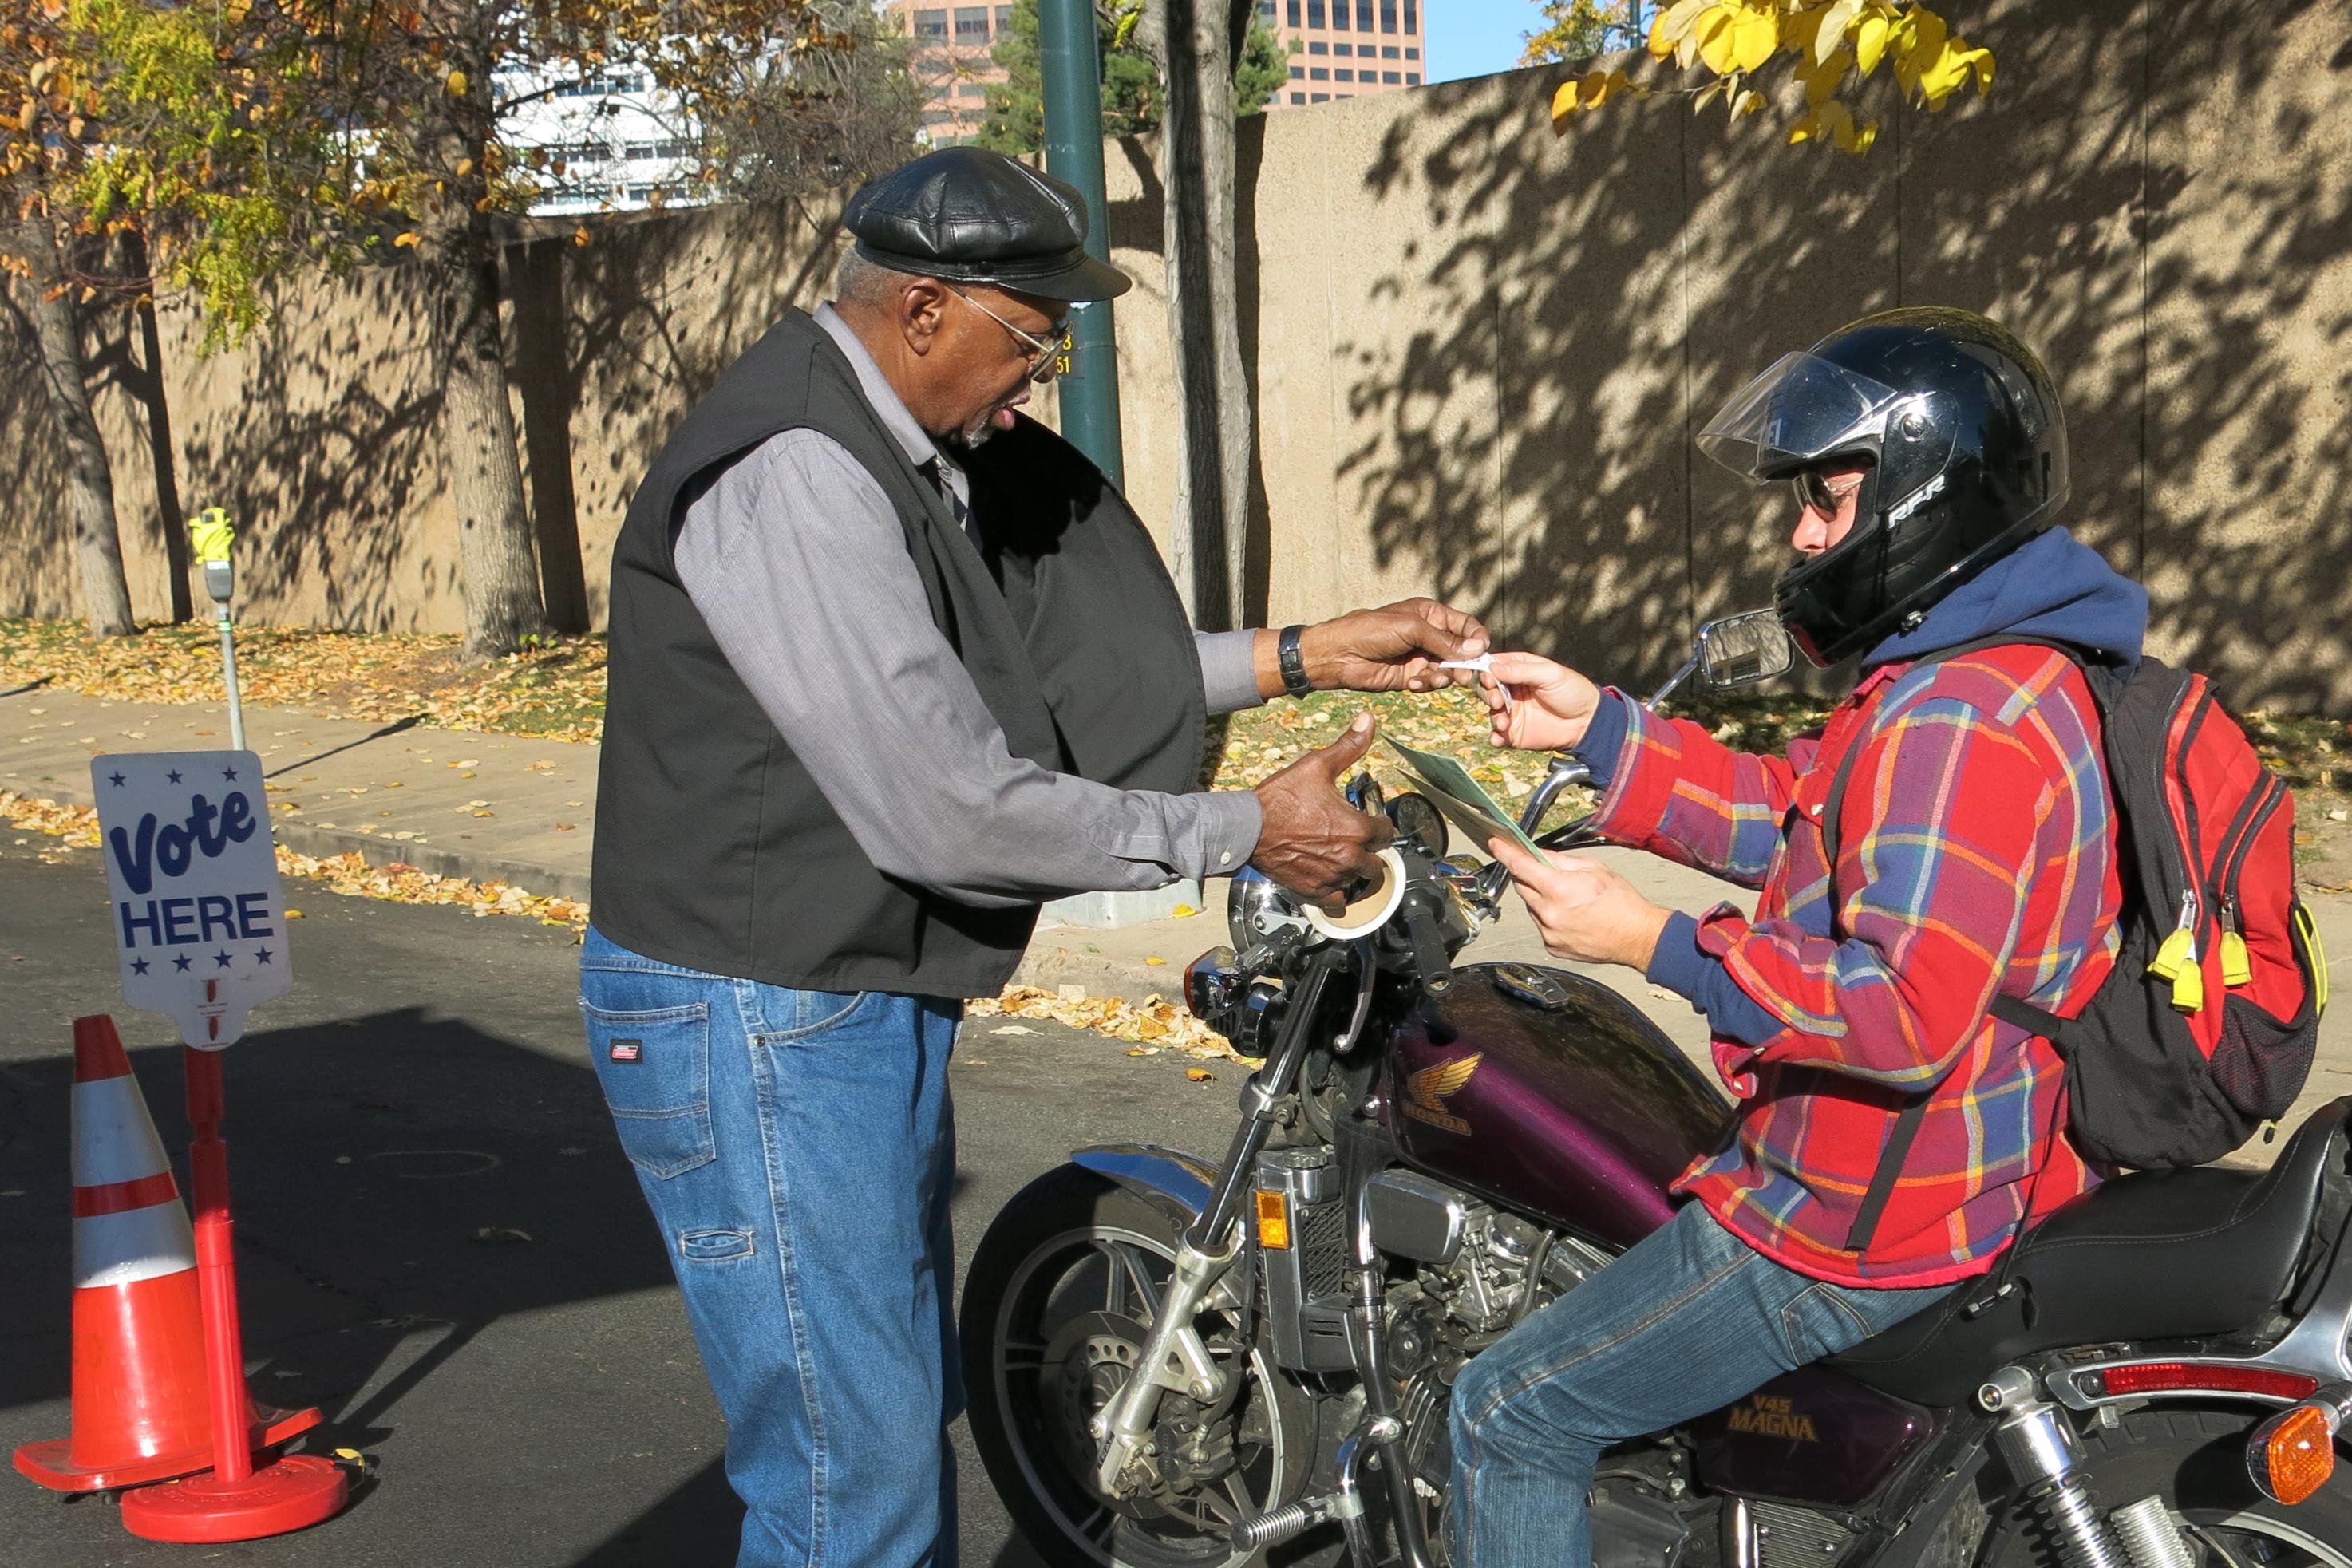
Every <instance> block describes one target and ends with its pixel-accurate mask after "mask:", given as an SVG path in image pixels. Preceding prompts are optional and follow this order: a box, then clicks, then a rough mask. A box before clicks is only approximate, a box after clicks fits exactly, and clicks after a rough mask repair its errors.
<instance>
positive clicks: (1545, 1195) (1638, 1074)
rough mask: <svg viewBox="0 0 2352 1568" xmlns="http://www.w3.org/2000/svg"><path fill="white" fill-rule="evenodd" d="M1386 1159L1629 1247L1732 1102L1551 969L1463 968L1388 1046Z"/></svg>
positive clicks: (1628, 1006)
mask: <svg viewBox="0 0 2352 1568" xmlns="http://www.w3.org/2000/svg"><path fill="white" fill-rule="evenodd" d="M1382 1071H1383V1078H1384V1082H1383V1085H1382V1087H1383V1089H1384V1093H1383V1094H1382V1096H1381V1098H1382V1101H1383V1115H1384V1116H1385V1117H1386V1119H1387V1122H1388V1126H1389V1131H1390V1134H1391V1136H1392V1137H1393V1138H1394V1139H1395V1141H1396V1145H1397V1149H1398V1152H1399V1153H1400V1154H1401V1155H1402V1156H1403V1157H1404V1160H1405V1162H1406V1163H1407V1164H1408V1165H1413V1166H1420V1167H1421V1168H1422V1169H1423V1170H1425V1171H1427V1172H1428V1173H1429V1174H1430V1175H1432V1176H1439V1177H1442V1178H1444V1180H1446V1181H1450V1182H1452V1183H1454V1185H1455V1186H1462V1187H1467V1188H1468V1189H1470V1190H1471V1191H1473V1192H1475V1193H1477V1194H1478V1195H1479V1196H1481V1197H1488V1198H1493V1199H1495V1200H1496V1201H1498V1202H1501V1203H1505V1204H1508V1205H1510V1206H1511V1207H1514V1208H1518V1209H1522V1210H1525V1211H1527V1212H1528V1213H1529V1214H1532V1215H1537V1216H1540V1217H1541V1218H1546V1219H1549V1220H1550V1221H1551V1222H1552V1223H1554V1224H1556V1225H1559V1226H1561V1227H1564V1228H1568V1229H1570V1230H1573V1231H1576V1232H1578V1233H1580V1234H1581V1235H1584V1236H1586V1237H1589V1238H1591V1239H1592V1240H1595V1241H1598V1242H1601V1243H1603V1244H1605V1245H1609V1246H1612V1247H1616V1248H1619V1249H1622V1248H1626V1247H1631V1246H1632V1245H1633V1243H1634V1242H1636V1241H1639V1240H1640V1239H1642V1238H1643V1237H1644V1236H1647V1235H1648V1234H1649V1233H1650V1232H1651V1231H1653V1230H1655V1229H1656V1228H1658V1227H1659V1226H1661V1225H1664V1223H1665V1222H1666V1219H1667V1218H1668V1216H1670V1215H1672V1214H1673V1213H1674V1206H1673V1204H1672V1203H1671V1202H1669V1201H1668V1199H1667V1196H1666V1189H1667V1187H1668V1186H1670V1185H1672V1183H1673V1182H1674V1179H1675V1177H1676V1176H1680V1175H1681V1174H1682V1173H1683V1169H1684V1167H1685V1166H1688V1165H1689V1164H1690V1163H1691V1161H1693V1160H1695V1159H1696V1158H1697V1157H1698V1156H1699V1155H1702V1154H1705V1153H1706V1152H1707V1151H1709V1150H1710V1149H1713V1148H1715V1147H1716V1146H1717V1142H1718V1140H1719V1139H1720V1138H1721V1137H1722V1136H1723V1135H1724V1134H1725V1133H1726V1132H1727V1129H1728V1126H1729V1123H1730V1119H1731V1106H1730V1103H1728V1102H1727V1100H1726V1099H1725V1098H1724V1097H1723V1095H1722V1094H1721V1093H1719V1092H1717V1090H1716V1089H1715V1087H1714V1086H1713V1085H1712V1084H1710V1083H1708V1082H1707V1081H1706V1079H1705V1078H1704V1077H1702V1076H1701V1075H1700V1074H1699V1072H1698V1070H1697V1069H1696V1068H1695V1067H1693V1066H1692V1065H1691V1064H1690V1062H1689V1061H1687V1060H1685V1057H1684V1056H1683V1054H1682V1052H1681V1051H1677V1050H1675V1046H1674V1042H1673V1041H1671V1040H1668V1039H1667V1038H1666V1037H1665V1036H1664V1034H1662V1033H1660V1032H1659V1030H1658V1028H1657V1026H1656V1025H1655V1024H1653V1023H1652V1022H1650V1020H1649V1019H1645V1018H1643V1016H1642V1015H1641V1014H1640V1013H1639V1012H1638V1011H1636V1010H1635V1009H1634V1008H1633V1004H1632V1003H1630V1002H1628V1001H1627V1000H1626V999H1625V998H1622V997H1621V996H1619V995H1618V994H1617V993H1616V992H1614V991H1612V990H1611V989H1610V988H1608V987H1606V986H1603V985H1601V984H1598V983H1597V982H1595V981H1592V980H1588V979H1585V978H1584V977H1581V976H1579V975H1571V974H1569V973H1568V972H1566V971H1565V970H1561V969H1552V968H1545V967H1538V966H1536V965H1532V964H1472V965H1468V966H1466V967H1463V968H1459V969H1456V970H1455V971H1454V984H1453V986H1452V987H1451V988H1449V989H1448V990H1447V991H1446V993H1445V998H1444V1001H1442V1002H1425V1003H1423V1005H1422V1006H1421V1007H1420V1008H1419V1009H1416V1010H1415V1011H1414V1012H1412V1014H1411V1015H1410V1016H1408V1017H1407V1018H1406V1019H1404V1020H1403V1022H1402V1023H1401V1024H1399V1025H1398V1026H1397V1028H1396V1030H1395V1031H1394V1032H1393V1033H1392V1034H1391V1036H1390V1038H1389V1046H1388V1053H1387V1057H1386V1061H1385V1065H1384V1067H1383V1070H1382Z"/></svg>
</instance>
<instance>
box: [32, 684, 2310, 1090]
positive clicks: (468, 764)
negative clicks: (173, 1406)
mask: <svg viewBox="0 0 2352 1568" xmlns="http://www.w3.org/2000/svg"><path fill="white" fill-rule="evenodd" d="M246 739H247V744H249V745H250V746H251V747H253V749H254V750H255V751H257V753H259V754H260V757H261V759H262V765H263V770H264V773H265V777H266V779H267V782H268V791H269V804H270V821H271V824H272V826H273V827H274V828H275V830H276V831H277V834H278V842H279V843H281V844H283V845H285V846H286V847H288V848H289V849H292V850H296V851H298V852H301V853H304V854H312V855H329V854H341V853H343V852H346V851H356V852H359V853H360V854H361V855H362V856H363V857H364V858H365V859H366V860H367V862H368V863H370V864H371V865H381V864H384V863H386V862H394V861H404V862H407V863H408V864H410V865H414V866H416V867H418V868H419V869H420V870H424V871H429V872H437V873H442V874H444V875H450V876H462V877H467V878H470V879H472V880H474V881H478V882H487V881H501V882H509V883H514V884H515V885H517V886H520V887H522V888H524V889H527V890H528V891H530V892H532V893H541V894H562V895H563V896H565V897H568V898H578V899H585V898H586V897H587V896H588V848H589V837H590V833H591V831H592V828H593V822H594V820H595V805H596V759H597V748H596V747H594V746H593V745H589V744H584V743H580V742H573V741H561V740H530V739H523V738H520V737H512V736H494V735H478V734H472V733H467V732H464V731H457V730H446V729H435V728H431V727H426V726H424V725H420V724H415V723H414V722H403V723H399V724H392V725H372V724H360V723H353V722H352V721H349V720H343V719H323V718H314V717H311V716H308V715H304V714H299V713H294V712H291V711H289V710H286V709H282V708H256V707H248V708H247V710H246ZM227 745H228V718H227V715H226V713H225V712H224V711H222V710H220V709H216V708H205V707H184V706H173V705H171V704H140V703H121V702H110V701H104V700H101V699H99V698H96V697H87V696H83V695H79V694H78V693H73V692H63V691H58V690H54V689H51V688H47V687H35V688H29V689H23V688H20V689H16V690H5V689H0V789H14V790H16V791H17V792H18V793H20V794H26V795H37V796H43V797H47V799H50V800H63V801H67V802H69V803H72V804H75V805H83V806H87V805H89V804H91V803H92V802H91V796H90V788H89V758H91V756H92V755H94V754H96V753H99V752H106V751H169V750H201V749H206V748H216V747H226V746H227ZM1600 854H1601V858H1602V859H1605V860H1610V861H1612V862H1614V863H1615V864H1616V865H1617V867H1618V869H1619V870H1620V871H1621V872H1622V873H1624V874H1625V876H1626V877H1627V878H1628V880H1630V881H1632V882H1633V884H1634V885H1635V886H1636V887H1639V888H1641V889H1642V890H1643V893H1645V894H1648V895H1649V896H1650V897H1651V898H1653V899H1655V900H1657V901H1658V902H1659V903H1661V904H1665V905H1667V906H1668V907H1670V908H1675V909H1686V910H1690V911H1692V912H1694V913H1696V912H1697V911H1700V910H1704V909H1706V908H1707V907H1709V906H1711V905H1713V904H1717V903H1719V902H1721V901H1723V900H1726V899H1729V900H1732V901H1734V902H1738V903H1741V904H1745V903H1746V902H1747V900H1748V895H1747V894H1744V893H1742V892H1741V891H1740V890H1739V889H1738V888H1735V887H1732V886H1730V885H1729V884H1727V883H1721V882H1718V881H1717V880H1715V879H1714V878H1712V877H1709V876H1706V875H1704V874H1703V873H1698V872H1694V871H1690V870H1687V869H1685V868H1684V867H1681V866H1676V865H1672V864H1669V863H1668V862H1664V861H1661V860H1658V859H1656V858H1654V857H1653V856H1650V855H1644V854H1638V853H1633V852H1622V851H1601V852H1600ZM1225 887H1226V884H1225V883H1223V882H1213V883H1210V884H1209V885H1208V888H1207V890H1206V897H1205V899H1204V901H1203V902H1204V908H1203V909H1202V912H1201V913H1199V914H1196V915H1190V916H1184V917H1178V918H1171V919H1166V920H1155V921H1151V922H1149V923H1147V924H1145V925H1132V926H1127V927H1124V928H1122V929H1118V930H1112V931H1105V930H1097V929H1092V928H1088V927H1082V926H1074V925H1048V926H1045V927H1042V928H1041V929H1040V930H1039V931H1038V933H1037V935H1036V937H1035V938H1034V940H1033V941H1032V942H1031V943H1030V946H1029V951H1028V953H1027V955H1026V956H1024V959H1023V961H1022V965H1021V969H1020V972H1019V973H1018V974H1017V975H1015V977H1014V979H1015V981H1016V983H1019V984H1023V985H1033V986H1038V987H1042V988H1045V989H1047V990H1052V989H1054V988H1057V987H1061V986H1078V987H1082V988H1085V989H1086V991H1087V993H1088V994H1089V995H1090V996H1096V997H1123V998H1127V999H1128V1000H1129V1001H1140V1000H1142V999H1143V998H1145V997H1147V996H1151V995H1159V996H1161V997H1166V998H1171V999H1178V998H1180V997H1181V991H1182V988H1183V976H1184V966H1185V965H1187V964H1189V963H1191V962H1192V959H1193V958H1194V957H1196V956H1198V955H1199V954H1201V953H1202V951H1204V950H1205V949H1207V948H1210V947H1213V946H1217V945H1218V944H1219V943H1221V942H1223V941H1224V940H1226V936H1225V921H1224V904H1225ZM2309 898H2310V903H2311V907H2312V911H2313V914H2314V915H2315V916H2316V917H2317V919H2318V922H2319V926H2320V934H2321V937H2322V940H2323V941H2324V942H2325V943H2326V947H2327V951H2328V953H2329V954H2330V955H2331V956H2332V957H2333V962H2332V963H2331V964H2330V965H2329V968H2330V970H2331V973H2332V975H2333V977H2334V979H2335V980H2336V988H2337V989H2338V990H2339V991H2344V990H2346V988H2347V984H2352V897H2347V896H2343V895H2337V894H2316V893H2315V894H2309ZM1511 958H1517V959H1528V960H1535V961H1538V962H1544V963H1551V962H1555V961H1556V960H1553V959H1551V958H1550V957H1549V956H1547V955H1546V954H1545V953H1544V951H1543V945H1542V943H1541V942H1540V941H1538V939H1537V936H1536V933H1535V929H1534V926H1533V925H1532V924H1531V923H1530V922H1529V921H1528V916H1527V913H1526V911H1525V910H1524V909H1522V908H1520V907H1519V906H1518V904H1517V902H1516V901H1515V900H1514V901H1507V909H1506V913H1505V915H1504V916H1503V918H1502V919H1501V920H1499V921H1498V922H1496V925H1495V926H1494V927H1493V928H1491V929H1489V930H1488V931H1486V932H1484V933H1482V934H1481V935H1480V936H1479V938H1478V940H1477V941H1476V942H1475V943H1474V944H1473V945H1472V946H1471V947H1470V949H1469V950H1468V951H1467V953H1466V954H1465V961H1466V962H1476V961H1484V960H1498V959H1511ZM1568 967H1570V968H1575V967H1577V966H1574V965H1570V966H1568ZM1591 973H1594V974H1595V975H1597V976H1599V977H1601V978H1602V979H1604V980H1605V981H1606V982H1607V983H1608V984H1610V985H1612V986H1613V987H1615V988H1617V989H1618V990H1619V991H1621V992H1622V993H1623V994H1624V995H1625V996H1626V997H1627V998H1630V999H1632V1000H1633V1002H1634V1003H1635V1004H1636V1005H1637V1006H1639V1007H1640V1008H1641V1009H1643V1012H1645V1013H1646V1014H1648V1015H1649V1016H1650V1018H1651V1019H1653V1020H1654V1021H1655V1022H1656V1023H1657V1024H1658V1026H1659V1027H1660V1028H1661V1029H1663V1030H1664V1031H1665V1032H1666V1034H1667V1035H1668V1037H1669V1038H1671V1039H1672V1040H1674V1041H1675V1044H1676V1045H1678V1046H1680V1047H1681V1048H1682V1049H1683V1050H1684V1051H1685V1052H1686V1053H1688V1054H1689V1055H1690V1056H1691V1057H1692V1059H1693V1060H1694V1061H1698V1062H1700V1063H1701V1064H1702V1065H1704V1064H1705V1062H1706V1030H1704V1029H1703V1028H1701V1027H1700V1023H1699V1020H1698V1018H1697V1016H1696V1014H1694V1013H1693V1012H1692V1011H1691V1009H1690V1008H1689V1006H1688V1005H1687V1004H1685V1002H1683V1001H1682V1000H1681V998H1677V997H1675V996H1673V995H1671V994H1670V993H1667V992H1665V991H1663V990H1660V989H1658V988H1655V987H1653V986H1650V985H1648V984H1646V983H1645V982H1643V980H1642V979H1641V978H1640V977H1638V976H1633V975H1629V974H1627V973H1626V972H1625V971H1623V970H1607V971H1601V970H1594V971H1591ZM2343 1093H2352V1008H2339V1009H2335V1010H2334V1011H2333V1012H2332V1013H2331V1014H2330V1016H2329V1018H2328V1019H2327V1020H2326V1023H2325V1024H2324V1025H2323V1026H2322V1029H2321V1034H2320V1051H2319V1061H2318V1064H2317V1066H2316V1067H2315V1069H2314V1071H2313V1073H2312V1078H2311V1083H2310V1086H2309V1088H2308V1089H2307V1090H2306V1091H2305V1096H2304V1104H2303V1105H2301V1106H2300V1107H2298V1111H2297V1114H2298V1115H2299V1114H2301V1113H2302V1111H2304V1110H2307V1109H2309V1108H2310V1107H2311V1106H2313V1105H2316V1104H2318V1103H2323V1102H2324V1101H2326V1100H2330V1099H2333V1098H2335V1097H2336V1095H2338V1094H2343Z"/></svg>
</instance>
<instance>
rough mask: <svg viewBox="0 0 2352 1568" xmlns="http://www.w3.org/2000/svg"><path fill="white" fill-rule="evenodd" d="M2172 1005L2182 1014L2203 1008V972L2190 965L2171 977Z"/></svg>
mask: <svg viewBox="0 0 2352 1568" xmlns="http://www.w3.org/2000/svg"><path fill="white" fill-rule="evenodd" d="M2172 1005H2173V1006H2174V1007H2175V1008H2177V1009H2179V1010H2180V1011H2182V1012H2184V1013H2193V1012H2201V1011H2203V1010H2204V1008H2205V971H2204V970H2203V969H2201V968H2200V967H2198V966H2197V965H2196V964H2194V963H2191V964H2189V965H2188V966H2187V967H2184V968H2183V969H2182V970H2181V971H2180V973H2179V974H2178V975H2175V976H2174V977H2172Z"/></svg>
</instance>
